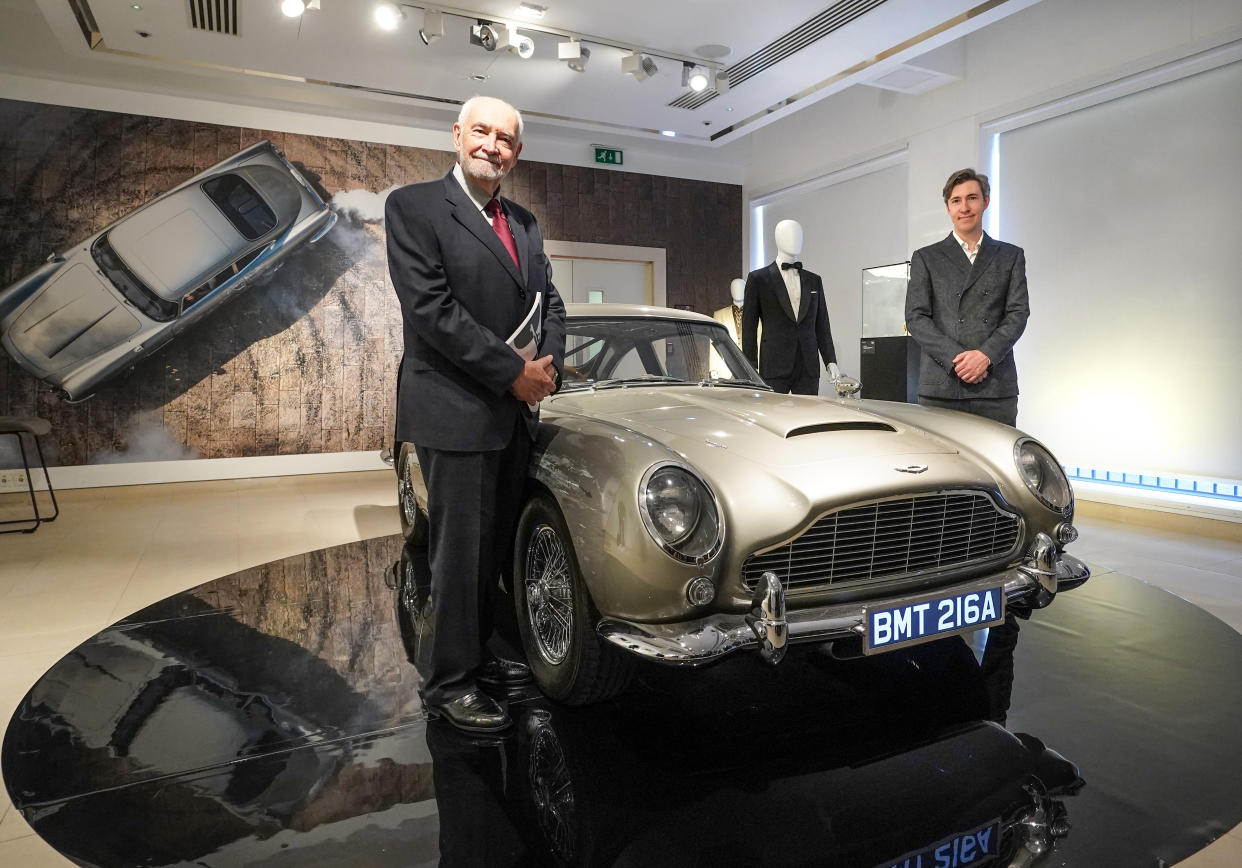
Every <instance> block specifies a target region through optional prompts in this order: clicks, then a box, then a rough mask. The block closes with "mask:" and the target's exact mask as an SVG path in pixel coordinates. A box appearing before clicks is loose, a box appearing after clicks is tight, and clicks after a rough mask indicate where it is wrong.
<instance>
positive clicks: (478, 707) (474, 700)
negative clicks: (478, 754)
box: [431, 690, 513, 732]
mask: <svg viewBox="0 0 1242 868" xmlns="http://www.w3.org/2000/svg"><path fill="white" fill-rule="evenodd" d="M431 707H432V708H434V709H435V710H436V711H438V712H440V714H441V716H443V718H444V719H445V720H447V721H448V722H449V723H451V724H453V726H455V727H457V728H458V729H461V730H465V731H466V732H497V731H499V730H502V729H505V728H507V727H508V726H509V725H510V724H512V723H513V721H512V720H510V719H509V712H507V711H505V710H504V709H503V708H501V706H500V703H498V702H497V701H496V700H494V699H492V698H491V697H490V696H488V695H487V694H486V693H480V692H479V691H477V690H476V691H474V692H473V693H467V694H465V695H463V696H458V697H457V698H456V699H450V700H449V701H448V702H445V703H442V704H440V705H433V706H431Z"/></svg>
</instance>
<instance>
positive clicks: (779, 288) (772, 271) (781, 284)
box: [768, 262, 798, 322]
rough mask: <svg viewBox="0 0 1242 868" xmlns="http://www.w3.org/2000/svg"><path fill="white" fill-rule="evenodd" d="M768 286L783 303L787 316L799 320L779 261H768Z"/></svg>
mask: <svg viewBox="0 0 1242 868" xmlns="http://www.w3.org/2000/svg"><path fill="white" fill-rule="evenodd" d="M768 286H769V287H770V288H771V290H772V291H773V292H774V293H776V298H777V300H778V301H779V302H780V303H781V310H783V311H785V316H787V317H789V318H790V319H791V320H792V321H794V322H797V321H798V318H797V317H796V316H795V315H794V309H793V304H792V303H791V302H790V301H789V287H787V286H785V278H784V276H782V275H781V267H780V264H779V263H776V262H770V263H768Z"/></svg>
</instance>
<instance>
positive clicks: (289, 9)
mask: <svg viewBox="0 0 1242 868" xmlns="http://www.w3.org/2000/svg"><path fill="white" fill-rule="evenodd" d="M280 11H281V12H283V13H285V16H286V17H288V18H297V17H298V16H299V15H301V14H302V13H303V12H305V11H306V3H305V2H304V0H283V2H281V4H280Z"/></svg>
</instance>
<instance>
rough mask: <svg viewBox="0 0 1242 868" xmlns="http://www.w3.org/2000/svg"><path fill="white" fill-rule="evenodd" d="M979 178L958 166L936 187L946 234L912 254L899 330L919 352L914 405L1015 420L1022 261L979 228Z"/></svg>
mask: <svg viewBox="0 0 1242 868" xmlns="http://www.w3.org/2000/svg"><path fill="white" fill-rule="evenodd" d="M990 192H991V190H990V185H989V184H988V178H987V175H981V174H979V173H978V172H976V171H975V170H974V169H961V170H959V171H957V172H954V173H953V174H952V175H950V176H949V180H948V182H947V183H945V185H944V190H943V195H944V203H945V209H946V210H947V211H948V213H949V218H950V219H951V220H952V221H953V231H952V232H950V233H949V236H948V237H947V238H945V239H944V240H943V241H939V242H937V243H936V244H932V245H929V246H927V247H923V248H920V249H919V250H916V251H914V256H913V258H912V259H911V262H910V285H909V287H908V289H907V290H906V328H907V329H909V330H910V334H911V335H913V336H914V339H915V340H916V341H918V342H919V346H920V347H921V348H922V350H923V362H922V368H921V372H920V374H919V403H920V404H924V405H927V406H931V407H944V408H947V409H950V410H961V411H964V412H967V413H975V414H976V415H979V416H986V417H988V418H989V419H995V420H996V421H998V422H1004V423H1005V424H1006V425H1015V424H1017V421H1018V369H1017V367H1016V366H1015V365H1014V361H1013V345H1014V344H1015V343H1017V341H1018V338H1019V337H1021V336H1022V332H1023V331H1024V330H1025V329H1026V320H1027V317H1029V316H1030V307H1029V306H1028V304H1027V296H1026V258H1025V256H1024V255H1023V253H1022V248H1021V247H1015V246H1014V245H1012V244H1006V243H1005V242H1004V241H997V240H996V239H994V238H989V237H988V236H987V235H985V234H984V232H983V212H984V211H985V210H986V209H987V207H988V201H989V195H990Z"/></svg>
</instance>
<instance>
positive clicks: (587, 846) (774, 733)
mask: <svg viewBox="0 0 1242 868" xmlns="http://www.w3.org/2000/svg"><path fill="white" fill-rule="evenodd" d="M399 556H400V543H399V540H398V539H396V538H387V539H381V540H372V541H368V542H362V543H355V544H351V545H347V546H341V547H338V548H333V549H327V550H323V551H319V552H313V553H310V554H307V555H303V556H298V557H294V558H289V559H286V560H283V561H278V562H275V563H271V564H267V565H265V566H263V567H259V568H255V569H252V570H246V571H243V572H241V573H237V574H235V575H232V576H228V577H226V578H223V579H220V580H217V581H214V582H210V583H208V584H205V585H202V586H200V587H199V588H196V589H194V590H192V591H189V592H186V593H184V594H179V595H177V596H175V597H171V598H169V599H167V600H165V601H163V602H161V603H159V604H157V605H155V606H152V607H150V608H148V609H145V610H143V611H141V612H138V613H136V614H135V615H133V616H131V617H129V618H127V619H125V620H124V621H122V622H120V623H118V624H115V625H113V626H112V627H111V628H109V629H108V630H105V631H104V632H102V633H100V634H99V635H98V636H96V637H94V638H93V639H91V640H89V641H88V642H86V643H84V644H82V645H81V646H80V647H78V648H77V649H75V650H74V651H73V652H72V653H70V654H69V655H67V656H66V657H65V658H64V659H62V660H61V661H60V662H59V663H57V664H56V666H55V667H53V668H52V669H51V670H50V671H49V672H48V673H47V674H46V675H45V676H44V677H43V678H42V679H41V680H40V681H39V682H38V683H37V684H36V685H35V687H34V688H33V689H32V690H31V691H30V693H29V694H28V695H27V697H26V699H25V700H24V701H23V703H22V705H21V706H20V707H19V708H18V710H17V712H16V713H15V715H14V717H13V720H12V721H11V723H10V724H9V727H8V730H7V733H6V735H5V740H4V746H3V754H2V760H3V772H4V778H5V781H6V783H7V785H8V787H9V790H10V795H11V797H12V800H13V803H14V805H15V807H16V808H17V809H18V810H20V811H21V812H22V814H23V815H24V816H25V817H26V819H27V820H28V821H29V822H30V823H31V824H32V825H33V827H34V828H35V830H36V831H37V832H38V833H39V834H40V835H42V836H43V837H44V838H45V839H46V840H48V841H49V842H50V843H51V844H52V845H53V846H54V847H56V848H57V849H58V850H60V851H61V852H62V853H64V854H65V855H66V856H67V857H69V858H70V859H72V860H74V861H75V862H77V863H79V864H82V865H92V866H138V865H141V866H163V865H193V866H212V868H216V866H235V865H259V866H298V868H304V866H334V865H350V866H368V868H369V866H390V865H391V866H420V865H437V864H440V865H463V866H511V865H529V866H558V865H608V866H660V865H678V866H695V865H709V864H710V865H714V864H729V865H743V864H744V865H750V866H762V865H781V866H792V865H817V866H818V865H831V866H854V865H857V866H862V868H873V866H881V868H890V866H902V868H933V866H954V868H958V866H966V865H984V864H1004V865H1008V864H1011V863H1012V864H1018V865H1025V864H1038V865H1073V866H1093V868H1095V866H1129V865H1135V866H1139V865H1142V866H1148V865H1160V864H1170V863H1173V862H1176V861H1177V860H1179V859H1182V858H1184V857H1185V856H1187V855H1189V854H1190V853H1192V852H1194V851H1196V850H1198V849H1199V848H1201V847H1203V846H1204V845H1206V844H1207V843H1209V842H1210V841H1211V840H1213V839H1214V838H1215V837H1217V836H1219V835H1220V834H1222V833H1223V832H1224V831H1225V830H1226V829H1229V828H1232V827H1233V826H1234V825H1236V824H1237V823H1238V822H1239V821H1240V820H1242V779H1240V778H1239V776H1238V775H1237V773H1236V772H1237V758H1238V756H1240V755H1242V728H1240V727H1239V726H1238V722H1239V719H1240V718H1242V715H1240V712H1242V684H1240V683H1239V680H1238V678H1237V673H1238V672H1239V671H1242V636H1239V635H1238V634H1237V633H1235V632H1234V631H1233V630H1231V629H1230V628H1229V627H1227V626H1226V625H1224V624H1223V623H1221V622H1219V621H1217V620H1216V619H1214V618H1212V617H1211V616H1209V615H1207V614H1205V613H1204V612H1202V611H1200V610H1199V609H1197V608H1195V607H1193V606H1191V605H1189V604H1187V603H1185V602H1183V601H1181V600H1179V599H1177V598H1176V597H1173V596H1172V595H1169V594H1167V593H1165V592H1163V591H1161V590H1159V589H1157V588H1155V587H1152V586H1149V585H1146V584H1143V583H1141V582H1138V581H1135V580H1133V579H1130V578H1127V577H1125V576H1121V575H1117V574H1105V575H1101V576H1097V577H1095V578H1093V579H1092V580H1091V581H1090V582H1088V583H1087V585H1085V586H1084V587H1082V588H1080V589H1078V590H1077V591H1075V592H1073V593H1071V594H1065V595H1062V596H1061V597H1060V598H1059V599H1058V600H1057V601H1056V603H1055V604H1054V605H1053V606H1052V607H1051V608H1049V609H1047V610H1044V611H1042V612H1037V613H1035V615H1034V616H1033V617H1032V618H1031V620H1029V621H1011V622H1010V623H1009V624H1007V625H1006V626H1005V627H1004V628H1000V629H994V630H992V631H991V632H990V633H989V634H987V635H986V636H985V635H977V636H976V637H974V638H973V639H972V640H971V641H970V642H966V641H963V640H961V639H957V638H954V639H949V640H944V641H941V642H936V643H932V644H929V645H924V646H921V647H918V648H915V649H912V650H909V651H907V652H904V653H902V652H896V653H892V654H888V655H883V656H880V657H876V658H872V659H868V660H854V661H837V660H834V659H832V658H831V657H830V656H828V655H827V654H824V653H822V651H821V650H819V649H807V648H798V649H795V650H794V651H793V652H792V653H791V654H790V655H789V656H788V657H787V658H786V660H785V661H784V662H783V663H782V664H781V665H780V666H779V667H777V668H769V667H767V666H765V665H763V664H761V663H760V662H759V661H758V660H757V659H755V658H754V657H750V656H737V657H735V658H733V659H730V660H727V661H725V662H724V663H721V664H719V665H717V666H715V667H711V668H708V669H704V670H698V671H682V670H669V669H663V668H655V667H652V668H646V669H645V670H644V673H643V675H642V677H640V678H639V679H637V681H636V682H635V684H634V686H633V687H631V688H630V690H629V691H628V692H627V693H626V694H624V695H623V696H622V697H620V698H619V699H617V700H615V701H613V702H610V703H606V704H603V705H600V706H596V707H593V708H587V709H568V708H562V707H559V706H556V705H554V704H552V703H549V702H547V701H546V700H544V699H543V698H542V697H540V696H539V695H538V693H537V692H536V691H534V690H533V689H527V690H524V691H523V692H520V693H517V694H514V695H512V696H510V697H509V702H510V709H511V711H512V713H513V716H514V718H515V720H516V722H517V723H516V726H515V727H514V728H513V729H512V730H511V731H510V732H509V733H507V734H506V735H505V736H504V737H487V738H471V737H466V736H464V735H462V734H460V733H458V732H457V731H455V730H453V729H452V728H451V727H449V726H447V725H446V724H445V723H444V722H443V721H440V720H435V719H433V720H428V719H427V718H426V716H425V714H424V713H423V711H422V709H421V707H420V704H419V700H418V695H417V692H416V687H417V670H416V668H415V662H416V660H417V655H418V652H419V646H418V642H417V639H416V638H415V635H414V633H413V632H411V631H410V630H409V629H407V630H405V631H404V635H403V630H402V629H401V625H399V623H398V617H397V611H396V594H395V593H394V591H393V590H391V588H390V585H391V584H392V583H393V580H394V570H393V569H392V567H393V564H394V562H395V561H397V560H398V558H399Z"/></svg>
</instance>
